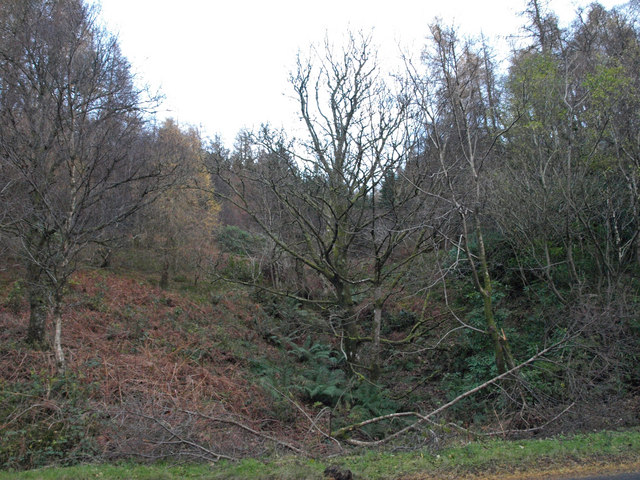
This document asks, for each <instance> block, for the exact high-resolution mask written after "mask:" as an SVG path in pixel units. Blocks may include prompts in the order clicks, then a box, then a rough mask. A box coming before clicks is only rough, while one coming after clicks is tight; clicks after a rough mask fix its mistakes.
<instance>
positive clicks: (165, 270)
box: [160, 257, 169, 290]
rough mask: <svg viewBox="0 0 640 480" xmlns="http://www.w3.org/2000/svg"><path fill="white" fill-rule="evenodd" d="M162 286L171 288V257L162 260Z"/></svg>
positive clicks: (164, 288)
mask: <svg viewBox="0 0 640 480" xmlns="http://www.w3.org/2000/svg"><path fill="white" fill-rule="evenodd" d="M160 288H162V289H163V290H166V289H167V288H169V259H168V258H166V257H165V258H164V259H163V261H162V272H161V273H160Z"/></svg>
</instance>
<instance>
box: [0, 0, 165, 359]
mask: <svg viewBox="0 0 640 480" xmlns="http://www.w3.org/2000/svg"><path fill="white" fill-rule="evenodd" d="M0 19H1V20H0V125H1V127H0V162H1V164H2V167H1V168H0V172H1V173H2V175H3V176H2V178H0V182H1V183H0V193H1V194H2V200H3V202H4V201H5V199H13V200H12V202H8V203H6V205H7V206H8V207H9V210H8V212H7V214H6V215H5V216H4V219H3V224H2V228H3V229H4V230H5V231H7V232H10V233H11V234H12V235H13V236H14V238H16V239H17V243H18V245H19V250H18V253H19V255H20V256H21V257H22V258H23V260H24V263H25V266H26V271H27V273H26V282H27V286H28V295H29V302H30V305H31V315H30V322H29V331H28V340H29V341H30V342H31V343H32V344H34V345H37V346H40V347H43V346H46V343H47V340H46V320H47V316H48V312H49V310H50V309H52V311H53V315H54V318H55V338H54V346H55V353H56V359H57V363H58V367H59V369H60V370H61V371H64V365H65V362H64V355H63V351H62V346H61V328H62V311H61V302H62V298H63V295H64V290H65V286H66V284H67V281H68V279H69V276H70V275H71V274H72V273H73V272H74V271H75V269H76V268H77V262H78V260H79V258H80V253H81V252H82V251H83V250H84V249H85V248H86V247H87V246H88V245H90V244H92V243H96V242H104V241H108V240H109V238H108V237H109V236H110V235H112V234H113V232H114V230H113V229H112V228H111V227H113V226H116V225H118V224H119V223H120V222H122V221H123V220H124V219H125V218H127V217H128V216H129V215H131V214H132V213H133V212H135V211H137V210H138V209H140V208H141V207H142V206H143V205H145V204H146V203H148V202H149V201H151V200H152V199H153V198H154V194H155V192H157V191H158V189H159V188H160V187H161V185H162V183H163V182H164V181H165V177H164V176H163V175H162V173H161V170H160V165H159V164H158V163H155V162H153V159H152V158H150V157H148V156H147V155H146V153H147V152H146V151H145V149H146V147H145V142H144V136H143V126H144V124H145V116H147V115H148V113H149V112H150V110H149V109H150V108H151V107H153V105H154V104H155V100H154V99H152V98H149V97H148V96H146V95H145V93H144V92H143V91H141V90H140V89H138V88H137V87H136V86H135V85H134V78H133V76H132V74H131V71H130V68H129V63H128V62H127V60H126V59H125V58H124V57H123V56H122V54H121V52H120V49H119V47H118V43H117V41H116V39H115V38H114V37H112V36H111V35H109V34H108V33H107V32H105V31H103V30H101V29H100V28H99V27H98V26H97V25H96V11H95V10H94V9H90V8H88V7H87V6H85V5H84V4H83V3H82V2H81V1H80V0H58V1H44V0H42V1H41V0H29V1H18V0H9V1H7V2H3V3H2V5H1V6H0Z"/></svg>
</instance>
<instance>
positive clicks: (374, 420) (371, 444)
mask: <svg viewBox="0 0 640 480" xmlns="http://www.w3.org/2000/svg"><path fill="white" fill-rule="evenodd" d="M567 340H568V339H567V338H564V339H562V340H560V341H559V342H556V343H554V344H553V345H551V346H550V347H547V348H545V349H544V350H541V351H540V352H538V353H536V354H535V355H534V356H533V357H531V358H529V359H528V360H526V361H524V362H522V363H521V364H519V365H516V366H515V367H513V368H512V369H510V370H508V371H506V372H504V373H502V374H500V375H498V376H496V377H493V378H492V379H491V380H488V381H486V382H484V383H483V384H481V385H478V386H477V387H475V388H472V389H471V390H467V391H466V392H464V393H463V394H461V395H458V396H457V397H456V398H454V399H453V400H451V401H450V402H449V403H446V404H444V405H442V406H441V407H439V408H437V409H435V410H433V411H432V412H430V413H428V414H426V415H422V414H420V413H418V412H401V413H391V414H389V415H382V416H380V417H375V418H370V419H369V420H365V421H363V422H360V423H355V424H353V425H348V426H346V427H343V428H341V429H339V430H337V431H336V432H335V433H334V434H333V435H332V436H334V437H336V438H344V436H345V435H346V434H347V433H349V432H351V431H353V430H355V429H357V428H360V427H364V426H366V425H370V424H372V423H378V422H381V421H383V420H389V419H393V418H400V417H416V418H418V420H417V421H416V422H414V423H412V424H411V425H409V426H407V427H405V428H403V429H401V430H399V431H397V432H396V433H393V434H391V435H389V436H388V437H385V438H383V439H380V440H377V441H374V442H364V441H360V440H354V439H347V440H346V442H347V443H349V444H351V445H355V446H359V447H375V446H378V445H382V444H384V443H387V442H389V441H390V440H393V439H394V438H397V437H399V436H401V435H403V434H404V433H406V432H408V431H409V430H412V429H414V428H416V427H417V426H418V425H420V424H422V423H424V422H427V421H429V419H430V418H431V417H434V416H435V415H437V414H439V413H441V412H443V411H445V410H447V409H448V408H451V407H452V406H454V405H455V404H456V403H458V402H460V401H461V400H464V399H465V398H467V397H469V396H471V395H473V394H474V393H476V392H479V391H480V390H483V389H485V388H487V387H488V386H490V385H493V384H494V383H496V382H498V381H500V380H502V379H503V378H506V377H508V376H509V375H511V374H513V373H515V372H517V371H518V370H520V369H521V368H523V367H525V366H526V365H529V364H530V363H532V362H534V361H536V360H537V359H539V358H540V357H542V356H543V355H545V354H547V353H548V352H550V351H551V350H553V349H555V348H557V347H558V346H559V345H561V344H563V343H565V342H566V341H567Z"/></svg>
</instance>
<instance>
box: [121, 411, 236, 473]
mask: <svg viewBox="0 0 640 480" xmlns="http://www.w3.org/2000/svg"><path fill="white" fill-rule="evenodd" d="M127 413H129V414H131V415H136V416H138V417H140V418H144V419H146V420H151V421H152V422H155V423H156V424H158V425H159V426H160V428H162V429H163V430H164V431H165V432H167V433H168V434H169V435H170V436H171V438H172V439H173V438H175V439H176V440H154V441H151V442H150V443H154V444H156V445H186V446H189V447H192V448H194V449H196V450H199V451H201V452H203V453H204V454H205V455H206V456H207V457H205V458H207V459H208V460H212V459H213V461H214V462H216V461H218V460H220V459H222V458H224V459H225V460H236V458H234V457H230V456H228V455H223V454H221V453H217V452H214V451H212V450H209V449H208V448H206V447H204V446H202V445H200V444H199V443H196V442H192V441H191V440H187V439H186V438H183V437H182V436H181V435H179V434H178V433H177V432H175V431H174V430H173V429H171V428H169V427H167V425H166V424H165V422H163V421H161V420H159V419H158V418H156V417H153V416H151V415H145V414H144V413H139V412H127Z"/></svg>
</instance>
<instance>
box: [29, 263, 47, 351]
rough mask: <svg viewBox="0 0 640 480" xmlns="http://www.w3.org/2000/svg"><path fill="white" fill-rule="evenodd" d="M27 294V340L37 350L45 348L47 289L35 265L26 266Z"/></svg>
mask: <svg viewBox="0 0 640 480" xmlns="http://www.w3.org/2000/svg"><path fill="white" fill-rule="evenodd" d="M26 280H27V295H28V298H29V308H30V310H29V328H28V329H27V342H28V343H29V344H31V345H32V346H33V348H35V349H38V350H47V349H48V348H49V344H48V341H47V316H48V311H49V308H48V301H47V289H46V287H45V286H44V285H43V284H42V278H41V275H40V269H39V268H38V267H37V266H36V265H33V264H31V265H29V266H28V268H27V279H26Z"/></svg>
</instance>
